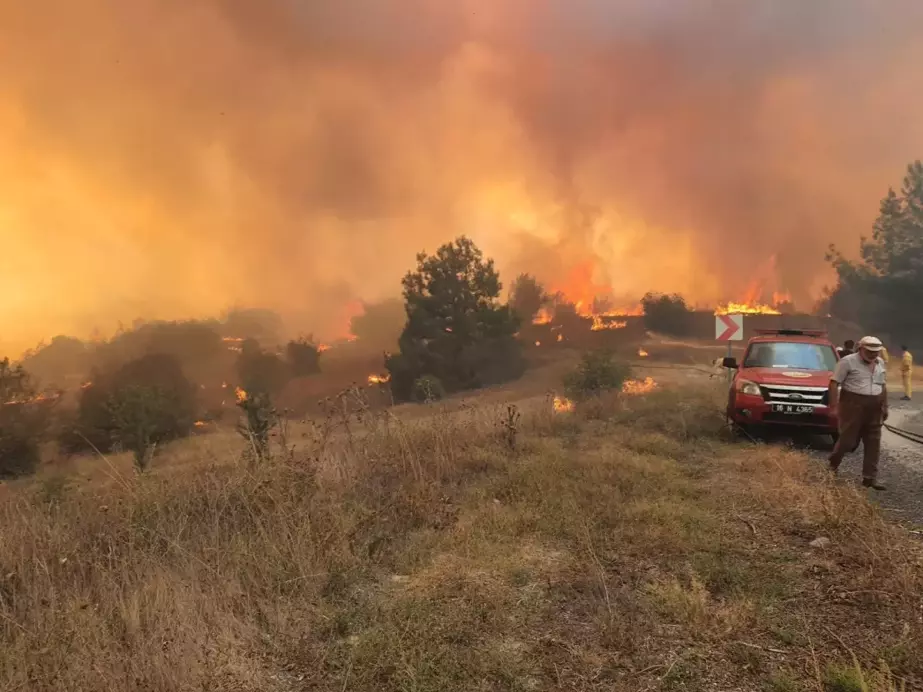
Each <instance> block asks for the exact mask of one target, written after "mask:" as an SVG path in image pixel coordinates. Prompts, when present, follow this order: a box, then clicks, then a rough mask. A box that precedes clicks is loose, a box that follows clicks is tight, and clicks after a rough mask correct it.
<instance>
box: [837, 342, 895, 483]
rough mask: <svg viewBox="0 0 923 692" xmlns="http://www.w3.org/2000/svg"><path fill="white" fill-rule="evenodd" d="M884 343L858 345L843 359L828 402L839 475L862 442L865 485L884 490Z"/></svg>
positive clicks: (886, 414) (838, 367)
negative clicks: (881, 458)
mask: <svg viewBox="0 0 923 692" xmlns="http://www.w3.org/2000/svg"><path fill="white" fill-rule="evenodd" d="M881 349H882V344H881V341H880V340H879V339H878V338H876V337H874V336H866V337H863V338H862V340H861V341H859V349H858V352H856V353H852V354H850V355H848V356H845V357H843V358H841V359H840V361H839V362H838V363H837V365H836V369H835V370H834V371H833V377H831V379H830V389H829V392H828V397H829V399H828V401H829V405H830V408H832V409H835V410H836V411H837V419H838V421H839V429H840V438H839V439H838V440H837V443H836V445H835V446H834V448H833V453H832V454H831V455H830V470H831V471H833V472H834V473H836V471H837V469H838V468H839V467H840V463H841V462H842V461H843V456H844V455H845V454H846V453H847V452H852V451H855V450H856V449H857V448H858V447H859V442H860V441H861V442H862V485H864V486H865V487H866V488H874V489H875V490H884V489H885V487H884V486H883V485H882V484H881V483H879V482H878V459H879V456H880V454H881V424H882V423H883V422H884V421H886V420H887V419H888V387H887V384H886V381H885V378H886V375H887V371H886V369H885V363H884V361H883V360H882V359H881V357H880V355H879V354H880V353H881Z"/></svg>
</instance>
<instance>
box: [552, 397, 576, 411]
mask: <svg viewBox="0 0 923 692" xmlns="http://www.w3.org/2000/svg"><path fill="white" fill-rule="evenodd" d="M551 406H552V408H553V409H554V412H555V413H570V412H571V411H573V410H574V402H573V401H571V400H570V399H566V398H565V397H563V396H556V397H555V398H554V399H553V400H552V402H551Z"/></svg>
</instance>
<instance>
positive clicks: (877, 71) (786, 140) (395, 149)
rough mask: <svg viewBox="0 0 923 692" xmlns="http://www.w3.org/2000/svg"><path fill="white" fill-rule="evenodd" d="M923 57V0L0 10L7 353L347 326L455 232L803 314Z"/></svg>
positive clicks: (15, 0)
mask: <svg viewBox="0 0 923 692" xmlns="http://www.w3.org/2000/svg"><path fill="white" fill-rule="evenodd" d="M921 59H923V3H920V2H919V0H811V2H805V1H804V0H776V1H774V2H762V1H758V0H752V1H750V2H748V1H747V0H670V1H667V0H461V1H456V2H447V1H446V0H261V1H260V2H256V1H254V0H197V1H195V2H191V1H190V0H132V1H131V2H116V1H114V0H81V1H80V2H74V1H73V0H37V1H36V2H23V1H21V0H0V239H2V248H3V252H4V258H3V269H2V272H0V324H2V325H3V329H2V332H0V340H2V341H3V342H5V343H17V344H21V343H26V342H29V341H33V340H35V339H37V338H39V337H41V336H47V335H50V334H52V333H55V332H72V333H78V334H80V335H84V334H86V333H87V332H88V330H90V329H91V328H92V327H93V326H99V327H101V328H103V329H104V330H105V329H108V328H111V327H113V326H114V324H115V323H116V321H117V320H124V321H126V322H130V321H131V320H132V319H133V318H135V317H139V316H142V317H161V318H174V317H191V316H198V315H205V314H214V313H216V312H218V311H220V310H221V309H222V308H225V307H227V306H229V305H233V304H239V305H262V306H269V307H275V308H278V309H280V310H281V311H282V312H283V313H285V314H286V315H288V316H289V317H290V318H292V319H293V320H295V321H296V322H297V323H299V324H304V325H305V326H306V327H308V328H310V329H312V330H314V331H315V332H317V333H321V334H324V333H326V334H327V335H336V334H337V333H338V332H341V331H342V330H344V329H345V325H347V324H348V320H349V317H350V311H351V310H352V308H351V307H350V306H355V304H356V301H357V300H361V299H364V300H375V299H379V298H383V297H387V296H391V295H394V294H396V293H397V291H398V289H399V279H400V276H401V275H402V274H403V272H404V271H406V270H407V269H408V268H409V267H410V266H411V265H412V263H413V257H414V253H415V252H417V251H419V250H421V249H429V250H432V249H434V248H435V247H436V245H437V244H439V243H441V242H444V241H446V240H449V239H451V238H452V237H453V236H455V235H457V234H459V233H467V234H468V235H470V236H472V237H473V238H474V239H475V240H476V241H477V242H478V243H479V244H480V245H481V246H482V247H483V249H484V250H485V252H487V253H488V254H490V255H492V256H494V257H496V259H497V261H498V264H499V266H500V268H501V270H502V271H503V272H504V273H505V275H506V277H507V280H508V281H509V280H510V279H511V278H512V276H511V273H512V272H516V271H530V272H532V273H534V274H537V275H538V276H539V277H540V278H541V279H543V280H545V281H546V282H547V283H548V284H549V285H550V287H551V288H559V289H565V290H567V291H569V292H571V293H573V294H579V293H582V292H593V291H597V290H602V291H607V290H610V289H611V292H612V294H613V295H614V296H615V297H616V298H618V299H624V300H626V301H633V302H636V301H637V299H638V298H639V297H640V295H641V294H643V293H644V292H645V291H647V290H660V291H680V292H682V293H684V294H685V295H686V296H687V297H688V298H689V299H690V300H691V301H693V302H700V303H710V302H714V301H717V300H721V299H728V298H734V297H735V296H738V295H740V293H741V292H743V291H745V290H746V288H747V286H748V285H749V284H750V282H751V280H752V278H753V277H754V276H755V275H760V274H761V273H762V274H765V273H767V271H766V267H767V266H771V267H773V268H774V270H773V272H771V273H772V274H774V275H773V276H771V277H768V279H767V282H768V283H767V290H770V291H771V290H787V291H791V292H792V294H793V295H794V298H795V300H796V302H800V303H802V304H805V303H807V302H808V301H809V300H810V297H811V296H812V295H813V294H816V292H817V291H818V290H819V288H820V287H821V286H822V285H823V284H824V282H825V281H828V280H829V279H830V275H829V273H828V272H827V270H826V267H825V265H824V261H823V250H824V248H825V247H826V245H827V243H828V242H830V241H835V242H837V243H838V244H841V245H845V246H850V245H851V244H852V243H853V240H854V239H857V238H858V236H859V235H860V234H861V233H863V232H864V231H865V230H866V229H867V228H868V227H869V225H870V222H871V220H872V219H873V217H874V215H875V212H876V207H877V201H878V199H879V198H880V197H881V196H882V195H883V194H884V192H885V190H886V188H887V186H888V184H890V183H892V182H894V181H896V180H898V179H899V177H900V175H901V173H902V170H903V166H904V165H905V164H906V163H907V162H908V161H909V160H910V159H912V158H915V157H917V156H919V155H920V152H921V149H923V118H921V117H920V115H919V114H920V112H921V105H923V103H921V102H923V71H921V70H919V69H917V66H918V65H921V64H923V62H921ZM773 256H775V260H773V259H772V257H773ZM575 297H577V298H579V297H583V296H579V295H575Z"/></svg>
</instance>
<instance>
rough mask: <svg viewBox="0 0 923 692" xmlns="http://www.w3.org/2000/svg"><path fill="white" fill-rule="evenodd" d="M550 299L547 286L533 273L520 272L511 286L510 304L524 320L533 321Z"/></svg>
mask: <svg viewBox="0 0 923 692" xmlns="http://www.w3.org/2000/svg"><path fill="white" fill-rule="evenodd" d="M549 300H550V299H549V296H548V294H547V293H545V288H544V287H543V286H542V285H541V284H540V283H539V282H538V279H536V278H535V277H534V276H532V275H531V274H520V275H519V276H517V277H516V280H515V281H514V282H513V285H512V287H511V288H510V301H509V305H510V307H511V308H512V309H513V311H514V312H515V313H516V314H517V315H518V316H519V319H520V320H522V321H523V322H531V321H532V319H533V318H534V317H535V316H536V315H537V314H538V311H539V310H541V309H542V308H543V307H545V306H546V305H547V304H548V302H549Z"/></svg>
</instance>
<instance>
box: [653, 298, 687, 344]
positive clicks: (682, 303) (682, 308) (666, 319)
mask: <svg viewBox="0 0 923 692" xmlns="http://www.w3.org/2000/svg"><path fill="white" fill-rule="evenodd" d="M641 306H642V307H643V308H644V326H645V327H647V328H648V329H650V330H651V331H655V332H660V333H661V334H670V335H672V336H686V335H688V334H689V333H690V332H691V331H692V327H693V315H694V313H693V311H692V310H690V309H689V307H688V306H687V305H686V300H685V299H684V298H683V297H682V296H681V295H678V294H675V293H674V294H673V295H665V294H660V293H648V294H647V295H645V296H644V297H643V298H642V299H641Z"/></svg>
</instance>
